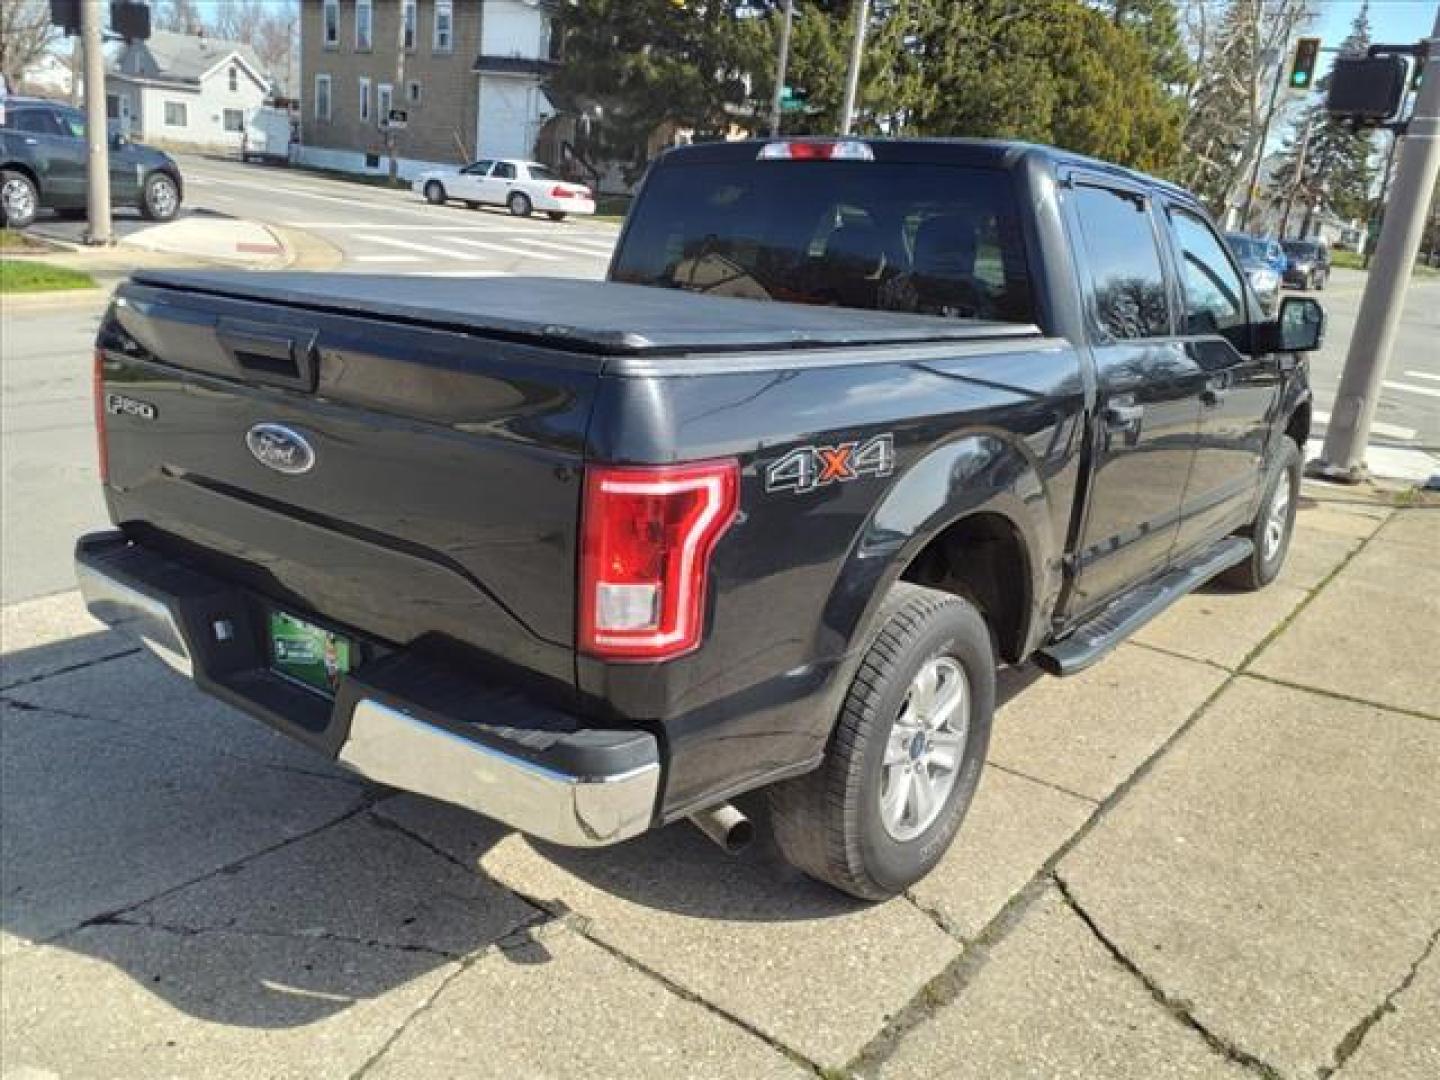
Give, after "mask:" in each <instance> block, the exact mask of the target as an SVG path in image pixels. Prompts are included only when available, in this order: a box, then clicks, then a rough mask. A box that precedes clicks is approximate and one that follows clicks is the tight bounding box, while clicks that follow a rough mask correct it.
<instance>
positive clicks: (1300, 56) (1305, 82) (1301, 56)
mask: <svg viewBox="0 0 1440 1080" xmlns="http://www.w3.org/2000/svg"><path fill="white" fill-rule="evenodd" d="M1319 59H1320V39H1319V38H1318V37H1302V38H1301V39H1300V40H1299V41H1298V42H1296V43H1295V62H1294V63H1293V64H1291V65H1290V89H1291V90H1309V89H1310V87H1311V85H1312V84H1313V83H1314V82H1315V65H1316V63H1317V62H1318V61H1319Z"/></svg>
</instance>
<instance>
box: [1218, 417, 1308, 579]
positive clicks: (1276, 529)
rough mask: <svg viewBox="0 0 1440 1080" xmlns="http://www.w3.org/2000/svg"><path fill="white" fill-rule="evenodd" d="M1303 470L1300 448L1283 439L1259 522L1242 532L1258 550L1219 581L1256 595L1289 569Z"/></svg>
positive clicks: (1266, 485)
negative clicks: (1301, 468)
mask: <svg viewBox="0 0 1440 1080" xmlns="http://www.w3.org/2000/svg"><path fill="white" fill-rule="evenodd" d="M1300 466H1301V461H1300V448H1299V447H1298V446H1296V445H1295V442H1294V440H1292V439H1290V438H1289V437H1282V438H1281V440H1280V446H1279V449H1278V450H1277V452H1276V457H1275V461H1274V462H1272V463H1271V466H1270V475H1269V477H1268V479H1267V480H1266V482H1265V491H1264V494H1263V495H1262V496H1261V499H1260V508H1259V509H1258V510H1257V511H1256V512H1255V520H1254V521H1252V522H1251V523H1250V524H1249V525H1247V526H1246V527H1245V528H1244V529H1242V530H1241V535H1242V536H1248V537H1250V539H1251V540H1253V541H1254V542H1255V550H1254V551H1253V552H1251V553H1250V557H1249V558H1247V559H1246V560H1245V561H1244V562H1242V563H1237V564H1236V565H1234V566H1232V567H1231V568H1230V569H1229V570H1226V571H1225V572H1224V573H1223V574H1221V575H1220V577H1219V580H1220V581H1221V582H1223V583H1224V584H1226V585H1230V586H1232V587H1234V588H1237V589H1244V590H1245V591H1247V592H1254V591H1255V590H1257V589H1263V588H1264V587H1265V586H1266V585H1269V584H1270V583H1271V582H1272V581H1274V580H1275V578H1276V576H1277V575H1278V574H1279V573H1280V568H1281V567H1283V566H1284V565H1285V556H1286V555H1287V554H1288V553H1289V551H1290V538H1291V537H1292V536H1293V535H1294V534H1295V508H1296V505H1297V503H1298V502H1299V497H1300ZM1282 488H1283V491H1284V496H1283V499H1282V496H1281V491H1282ZM1282 502H1283V505H1282ZM1277 515H1278V516H1277Z"/></svg>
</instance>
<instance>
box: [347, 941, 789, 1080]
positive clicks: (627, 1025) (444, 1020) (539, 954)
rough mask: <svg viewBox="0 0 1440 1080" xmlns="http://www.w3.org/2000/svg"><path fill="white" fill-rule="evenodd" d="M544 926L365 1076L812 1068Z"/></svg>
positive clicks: (495, 960)
mask: <svg viewBox="0 0 1440 1080" xmlns="http://www.w3.org/2000/svg"><path fill="white" fill-rule="evenodd" d="M546 931H548V932H540V933H537V934H536V935H534V939H533V940H532V941H531V942H529V943H527V945H526V946H525V947H524V949H522V950H518V951H513V952H511V951H507V952H505V953H492V954H491V955H488V956H486V957H484V958H482V959H481V960H480V961H479V962H477V963H475V964H474V965H472V966H470V967H468V968H467V969H466V970H465V971H464V973H462V974H461V975H459V976H458V977H457V978H455V979H453V980H452V981H451V982H450V983H448V984H447V985H446V987H445V989H444V990H443V991H441V993H440V994H439V996H438V997H437V998H436V999H435V1003H434V1005H433V1006H432V1007H430V1008H429V1009H427V1010H425V1011H424V1012H423V1013H422V1014H420V1015H419V1016H418V1017H416V1019H415V1020H414V1021H413V1022H412V1023H411V1024H409V1025H408V1026H407V1027H406V1028H405V1031H404V1032H403V1033H402V1034H401V1035H400V1037H399V1038H398V1039H396V1040H395V1042H394V1044H393V1045H392V1046H391V1047H390V1048H389V1049H388V1050H387V1051H386V1052H385V1053H384V1055H382V1056H381V1058H380V1059H379V1061H377V1062H376V1063H375V1066H374V1067H373V1068H372V1069H371V1070H370V1071H369V1072H367V1074H366V1076H367V1078H371V1080H409V1078H410V1077H416V1076H464V1077H467V1078H471V1080H484V1078H487V1077H491V1078H494V1080H512V1078H513V1077H563V1076H624V1077H633V1078H636V1080H641V1078H645V1077H654V1078H656V1080H671V1078H673V1077H682V1076H696V1077H705V1078H706V1080H751V1078H754V1080H762V1078H775V1080H779V1078H782V1077H794V1078H796V1080H799V1078H801V1077H805V1076H810V1075H813V1074H811V1072H810V1071H809V1070H808V1069H804V1068H801V1067H800V1066H799V1065H797V1064H796V1063H795V1062H793V1061H791V1060H790V1059H789V1058H787V1057H785V1055H783V1054H781V1053H780V1052H779V1051H778V1050H776V1049H775V1048H774V1047H771V1046H769V1045H767V1044H766V1043H765V1042H764V1041H763V1040H761V1039H759V1038H757V1037H756V1036H755V1035H753V1034H751V1033H750V1032H747V1031H745V1030H744V1029H743V1028H741V1027H739V1026H737V1025H735V1024H733V1023H730V1022H729V1021H727V1020H725V1019H724V1018H723V1017H720V1016H717V1015H716V1014H715V1013H713V1012H711V1011H710V1010H708V1009H706V1008H704V1007H703V1006H702V1005H699V1004H697V1003H695V1002H693V1001H688V1000H686V999H685V998H682V997H679V996H677V995H676V994H673V993H671V992H670V991H669V990H667V989H666V988H665V987H664V986H663V985H662V984H661V983H659V982H657V981H656V980H655V979H653V978H651V977H649V976H648V975H646V974H644V973H643V972H640V971H637V970H636V969H635V968H633V967H631V966H630V965H629V964H627V963H625V962H624V961H623V960H620V959H618V958H617V957H615V956H612V955H611V954H610V953H608V952H606V951H605V950H604V949H602V948H601V947H600V946H598V945H595V944H593V943H591V942H589V941H586V940H585V939H584V938H582V937H580V936H579V935H578V934H575V933H573V932H571V931H568V930H563V929H559V928H556V929H553V930H551V929H550V928H546ZM577 989H578V990H580V991H581V992H577ZM497 1002H504V1003H505V1008H503V1009H497V1008H496V1003H497Z"/></svg>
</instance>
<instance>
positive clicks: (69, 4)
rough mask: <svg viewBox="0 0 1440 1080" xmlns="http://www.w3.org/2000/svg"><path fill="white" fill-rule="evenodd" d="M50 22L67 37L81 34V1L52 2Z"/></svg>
mask: <svg viewBox="0 0 1440 1080" xmlns="http://www.w3.org/2000/svg"><path fill="white" fill-rule="evenodd" d="M50 21H51V22H52V23H54V24H55V25H56V26H58V27H59V28H60V30H61V32H62V33H64V35H65V36H66V37H75V36H76V35H77V34H79V33H80V0H50Z"/></svg>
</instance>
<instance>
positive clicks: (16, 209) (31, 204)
mask: <svg viewBox="0 0 1440 1080" xmlns="http://www.w3.org/2000/svg"><path fill="white" fill-rule="evenodd" d="M4 202H5V215H6V217H18V218H25V217H28V216H29V215H30V214H31V213H32V212H33V211H34V209H35V197H34V196H33V195H32V194H31V193H30V185H29V184H26V183H25V182H24V181H23V180H10V181H8V182H7V183H6V184H5V190H4Z"/></svg>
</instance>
